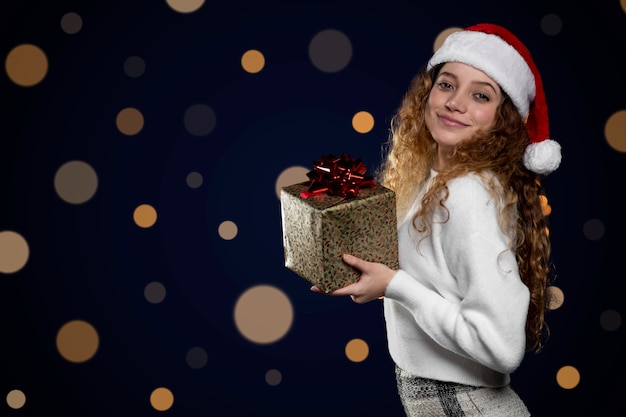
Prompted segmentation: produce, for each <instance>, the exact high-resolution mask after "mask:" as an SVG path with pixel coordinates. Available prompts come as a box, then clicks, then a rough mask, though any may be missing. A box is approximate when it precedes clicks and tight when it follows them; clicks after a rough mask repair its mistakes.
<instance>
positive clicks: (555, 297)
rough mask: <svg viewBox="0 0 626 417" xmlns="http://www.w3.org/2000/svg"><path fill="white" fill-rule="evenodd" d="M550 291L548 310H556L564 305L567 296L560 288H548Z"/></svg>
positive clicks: (552, 286)
mask: <svg viewBox="0 0 626 417" xmlns="http://www.w3.org/2000/svg"><path fill="white" fill-rule="evenodd" d="M547 291H548V300H549V301H548V308H549V309H550V310H556V309H557V308H560V307H561V306H562V305H563V302H564V301H565V294H563V290H561V289H560V288H559V287H555V286H554V285H551V286H549V287H548V288H547Z"/></svg>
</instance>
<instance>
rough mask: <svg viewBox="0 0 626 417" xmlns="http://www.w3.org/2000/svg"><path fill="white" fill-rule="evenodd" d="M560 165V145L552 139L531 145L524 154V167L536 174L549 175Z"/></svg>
mask: <svg viewBox="0 0 626 417" xmlns="http://www.w3.org/2000/svg"><path fill="white" fill-rule="evenodd" d="M560 164H561V145H559V143H558V142H556V141H554V140H552V139H545V140H542V141H541V142H537V143H531V144H530V145H528V146H527V147H526V151H525V152H524V166H526V168H528V169H529V170H531V171H533V172H536V173H538V174H549V173H551V172H552V171H554V170H556V169H557V168H558V167H559V165H560Z"/></svg>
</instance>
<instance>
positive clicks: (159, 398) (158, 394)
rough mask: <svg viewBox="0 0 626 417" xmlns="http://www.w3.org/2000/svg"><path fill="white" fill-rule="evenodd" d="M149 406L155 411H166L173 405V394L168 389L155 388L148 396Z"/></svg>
mask: <svg viewBox="0 0 626 417" xmlns="http://www.w3.org/2000/svg"><path fill="white" fill-rule="evenodd" d="M150 405H151V406H152V408H154V409H155V410H157V411H167V410H169V409H170V408H172V406H173V405H174V394H173V393H172V391H170V390H169V389H168V388H165V387H159V388H156V389H154V390H153V391H152V393H151V394H150Z"/></svg>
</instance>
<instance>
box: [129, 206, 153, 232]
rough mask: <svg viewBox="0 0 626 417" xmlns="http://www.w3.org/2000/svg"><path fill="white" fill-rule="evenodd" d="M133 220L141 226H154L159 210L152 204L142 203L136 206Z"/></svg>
mask: <svg viewBox="0 0 626 417" xmlns="http://www.w3.org/2000/svg"><path fill="white" fill-rule="evenodd" d="M133 220H134V221H135V224H137V226H139V227H143V228H147V227H152V226H154V224H155V223H156V221H157V211H156V210H155V208H154V207H152V206H151V205H150V204H141V205H139V206H137V208H135V211H134V212H133Z"/></svg>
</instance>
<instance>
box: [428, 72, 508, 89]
mask: <svg viewBox="0 0 626 417" xmlns="http://www.w3.org/2000/svg"><path fill="white" fill-rule="evenodd" d="M442 76H446V77H450V78H453V79H454V80H458V79H459V77H457V76H456V75H455V74H453V73H451V72H447V71H444V72H440V73H439V76H438V77H437V78H439V77H442ZM470 84H477V85H482V86H485V87H489V88H491V89H492V90H493V92H494V93H496V94H498V90H496V88H495V87H494V86H493V83H491V82H489V81H471V82H470Z"/></svg>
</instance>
